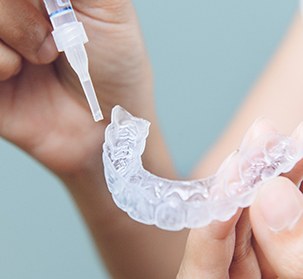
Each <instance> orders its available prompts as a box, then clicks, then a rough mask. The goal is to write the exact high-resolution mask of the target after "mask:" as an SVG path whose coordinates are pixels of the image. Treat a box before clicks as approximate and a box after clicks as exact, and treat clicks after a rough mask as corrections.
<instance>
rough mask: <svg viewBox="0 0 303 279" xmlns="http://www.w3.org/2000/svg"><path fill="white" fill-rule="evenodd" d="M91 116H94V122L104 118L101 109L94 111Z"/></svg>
mask: <svg viewBox="0 0 303 279" xmlns="http://www.w3.org/2000/svg"><path fill="white" fill-rule="evenodd" d="M93 116H94V120H95V121H96V122H98V121H101V120H103V119H104V117H103V114H102V112H101V110H99V111H97V112H95V113H94V115H93Z"/></svg>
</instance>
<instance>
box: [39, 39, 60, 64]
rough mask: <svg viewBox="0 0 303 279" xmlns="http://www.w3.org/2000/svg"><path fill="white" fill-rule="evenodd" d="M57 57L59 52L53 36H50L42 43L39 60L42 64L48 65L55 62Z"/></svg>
mask: <svg viewBox="0 0 303 279" xmlns="http://www.w3.org/2000/svg"><path fill="white" fill-rule="evenodd" d="M57 56H58V51H57V48H56V45H55V42H54V40H53V38H52V35H51V34H50V35H48V36H47V38H46V39H45V40H44V42H43V43H42V45H41V48H40V49H39V51H38V53H37V58H38V61H39V62H40V63H42V64H47V63H50V62H52V61H53V60H55V58H56V57H57Z"/></svg>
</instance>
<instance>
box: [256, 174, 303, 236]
mask: <svg viewBox="0 0 303 279" xmlns="http://www.w3.org/2000/svg"><path fill="white" fill-rule="evenodd" d="M302 201H303V200H302V193H301V192H300V191H299V190H298V189H297V188H296V187H295V185H294V184H293V183H292V182H291V181H290V180H289V179H287V178H284V177H277V178H274V179H272V180H270V181H269V182H267V183H266V184H264V185H263V187H262V188H261V189H260V192H259V193H258V197H257V202H258V205H259V209H260V213H261V214H262V215H263V219H264V221H265V223H266V224H267V226H268V228H269V229H270V230H271V231H274V232H280V231H284V230H291V229H293V227H294V226H295V225H296V224H297V222H298V221H299V220H300V217H301V216H302V212H303V202H302Z"/></svg>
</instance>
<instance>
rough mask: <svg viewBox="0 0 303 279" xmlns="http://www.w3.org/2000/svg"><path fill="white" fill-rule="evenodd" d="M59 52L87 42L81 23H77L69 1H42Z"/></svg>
mask: <svg viewBox="0 0 303 279" xmlns="http://www.w3.org/2000/svg"><path fill="white" fill-rule="evenodd" d="M44 3H45V6H46V9H47V12H48V14H49V17H50V20H51V23H52V25H53V28H54V31H53V32H52V34H53V37H54V40H55V43H56V45H57V48H58V50H59V51H65V50H66V49H67V48H70V47H74V46H75V45H79V44H85V43H87V42H88V38H87V36H86V33H85V30H84V28H83V25H82V23H81V22H78V20H77V18H76V15H75V12H74V10H73V7H72V4H71V2H70V0H44Z"/></svg>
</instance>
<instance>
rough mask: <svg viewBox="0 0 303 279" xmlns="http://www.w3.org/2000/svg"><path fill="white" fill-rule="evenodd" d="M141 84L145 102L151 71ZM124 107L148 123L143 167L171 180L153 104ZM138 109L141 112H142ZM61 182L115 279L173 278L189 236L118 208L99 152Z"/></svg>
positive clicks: (171, 175) (148, 94)
mask: <svg viewBox="0 0 303 279" xmlns="http://www.w3.org/2000/svg"><path fill="white" fill-rule="evenodd" d="M142 86H144V88H141V90H145V91H144V92H145V94H146V97H145V98H147V99H148V98H149V96H152V93H151V91H152V80H151V75H150V73H148V74H147V76H146V78H145V82H144V85H142ZM137 90H139V89H138V88H137ZM136 96H138V94H137V95H136ZM134 101H135V102H138V101H139V100H138V99H136V100H134ZM142 102H145V100H142ZM128 106H129V107H127V109H128V110H129V111H131V112H132V113H134V114H135V115H138V116H141V117H144V118H147V119H149V120H150V121H151V122H152V125H151V131H150V136H149V141H148V143H147V146H146V151H145V153H144V158H143V162H144V166H145V168H146V169H148V170H150V171H152V172H154V173H156V174H158V175H161V176H165V177H167V176H169V177H175V172H174V168H173V164H172V162H171V160H170V156H169V154H168V152H167V148H166V146H165V144H164V141H163V138H162V136H161V133H160V129H159V125H157V119H156V115H155V110H154V108H153V103H152V100H149V103H146V104H144V105H143V106H142V104H132V103H130V104H128ZM142 108H143V110H144V111H141V110H142ZM62 180H63V181H64V183H65V184H66V185H67V188H68V190H69V191H70V193H71V195H72V197H73V199H74V200H75V202H76V204H77V206H78V208H79V210H80V212H81V214H82V215H83V217H84V219H85V221H86V223H87V225H88V227H89V229H90V231H91V233H92V235H93V238H94V240H95V243H96V245H97V248H98V250H99V252H100V254H101V255H102V257H103V259H104V261H105V263H106V265H107V267H108V269H109V271H110V272H111V274H112V275H113V277H114V278H165V279H167V278H174V277H175V276H176V273H177V271H178V268H179V264H180V262H181V258H182V255H183V250H184V245H185V241H186V236H187V232H185V231H184V232H177V233H172V232H165V231H163V230H159V229H157V228H155V227H154V226H146V225H142V224H139V223H137V222H134V221H132V220H131V219H130V218H129V217H128V216H127V214H126V213H124V212H123V211H121V210H120V209H118V208H117V207H116V206H115V204H114V203H113V200H112V197H111V195H110V193H109V191H108V190H107V186H106V183H105V181H104V174H103V165H102V162H101V150H100V152H98V153H97V154H95V156H94V158H92V163H91V164H90V168H89V169H86V170H84V171H83V172H81V173H77V174H76V175H73V176H64V177H62ZM165 259H167V261H166V260H165Z"/></svg>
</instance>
